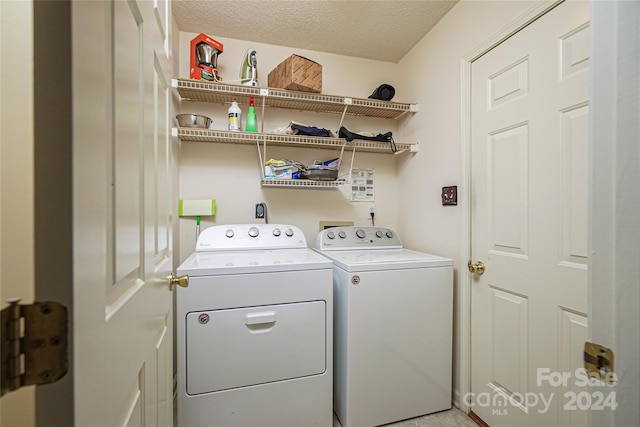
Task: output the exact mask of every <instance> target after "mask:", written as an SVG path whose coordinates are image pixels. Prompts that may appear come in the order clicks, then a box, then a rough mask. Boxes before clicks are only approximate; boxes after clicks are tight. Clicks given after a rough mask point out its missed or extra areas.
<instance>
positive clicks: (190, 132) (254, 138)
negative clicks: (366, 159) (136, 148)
mask: <svg viewBox="0 0 640 427" xmlns="http://www.w3.org/2000/svg"><path fill="white" fill-rule="evenodd" d="M173 135H174V136H177V137H179V138H180V140H181V141H190V142H211V143H225V144H229V143H231V144H262V143H265V142H266V143H267V144H269V145H280V146H288V147H303V148H323V149H341V148H342V147H343V146H344V147H345V148H350V149H351V148H354V147H355V149H356V151H365V152H369V153H385V154H393V152H392V151H391V147H390V145H389V144H388V143H385V142H377V141H368V140H360V139H354V140H353V141H351V142H349V141H347V140H346V139H344V138H323V137H313V136H303V135H283V134H275V133H261V132H240V131H223V130H214V129H195V128H174V131H173ZM396 150H397V151H396V152H397V153H400V152H403V151H413V152H415V151H417V144H408V143H400V142H396Z"/></svg>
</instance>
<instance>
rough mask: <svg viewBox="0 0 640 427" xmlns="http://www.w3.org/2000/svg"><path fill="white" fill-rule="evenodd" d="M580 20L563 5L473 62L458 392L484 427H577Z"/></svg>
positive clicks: (582, 95) (583, 271)
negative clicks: (468, 263) (479, 266)
mask: <svg viewBox="0 0 640 427" xmlns="http://www.w3.org/2000/svg"><path fill="white" fill-rule="evenodd" d="M588 20H589V3H588V2H586V1H567V2H565V3H562V4H561V5H559V6H558V7H556V8H555V9H553V10H551V11H550V12H548V13H547V14H545V15H544V16H542V17H541V18H539V19H538V20H536V21H535V22H533V23H532V24H530V25H529V26H527V27H526V28H524V29H523V30H521V31H519V32H518V33H516V34H515V35H513V36H512V37H510V38H509V39H507V40H506V41H504V42H503V43H501V44H500V45H498V46H497V47H495V48H494V49H492V50H491V51H489V52H488V53H487V54H485V55H483V56H482V57H480V58H479V59H478V60H477V61H475V62H474V63H473V64H472V74H471V76H472V88H471V102H472V113H471V114H472V119H471V127H472V136H471V137H472V141H471V150H472V165H471V167H472V172H471V176H472V188H471V190H472V207H471V209H472V219H471V221H472V224H471V229H472V242H471V248H472V262H476V261H481V262H483V263H484V265H485V267H486V270H485V272H484V274H482V275H480V274H474V275H473V278H472V281H471V282H472V284H471V299H472V303H471V304H472V306H471V337H472V338H471V377H472V380H471V391H472V393H471V395H470V396H467V398H468V403H469V404H470V405H471V410H472V411H473V412H474V413H475V414H477V415H478V416H480V418H482V419H483V420H484V421H485V422H486V423H487V424H489V425H491V426H492V427H493V426H521V425H536V426H539V425H545V426H559V425H562V426H570V425H576V426H579V425H586V414H587V411H585V410H583V409H584V408H579V407H578V406H580V405H577V404H576V401H575V400H574V401H571V398H572V396H573V395H576V394H577V393H580V391H581V390H585V389H581V388H580V385H581V384H582V382H583V379H582V377H580V374H578V376H577V375H576V369H578V368H580V367H581V366H582V362H581V361H582V350H583V349H582V346H583V344H584V341H585V340H586V338H587V263H588V256H587V255H588V254H587V225H588V224H587V223H588V218H587V211H588V205H587V194H588V174H587V167H588V158H587V153H588V145H587V144H588V117H589V102H588V100H589V96H588V77H589V73H588V69H589V27H588ZM556 375H564V376H565V377H564V378H566V381H559V382H558V381H555V379H556V378H557V377H556ZM586 397H589V398H591V396H590V395H587V396H586ZM594 402H595V401H594ZM578 403H581V402H578ZM582 406H584V405H582ZM581 409H582V410H581Z"/></svg>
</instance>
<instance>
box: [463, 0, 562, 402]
mask: <svg viewBox="0 0 640 427" xmlns="http://www.w3.org/2000/svg"><path fill="white" fill-rule="evenodd" d="M562 1H563V0H552V1H549V0H541V1H539V2H537V3H536V4H534V5H533V6H532V7H531V8H529V9H528V10H527V11H526V12H525V13H523V14H522V15H520V16H519V17H517V18H516V19H515V20H514V21H512V22H510V23H509V24H507V25H505V26H504V27H502V28H501V29H500V30H498V31H497V32H496V33H495V34H493V35H492V36H491V37H489V38H488V39H486V40H485V41H483V42H482V43H480V44H479V45H478V46H477V47H476V48H475V49H473V50H471V51H470V52H469V53H467V54H466V55H465V56H464V57H463V58H462V59H461V61H460V68H461V70H460V71H461V72H460V74H461V83H460V84H461V100H460V102H461V104H462V105H461V109H460V112H461V118H460V123H461V147H460V161H461V168H460V170H461V186H460V187H461V188H460V190H461V191H459V192H458V197H459V198H460V199H459V201H460V205H461V208H462V233H461V243H460V260H461V263H462V264H463V265H462V266H461V271H464V268H465V267H466V266H465V265H464V260H466V259H470V256H471V194H470V189H471V157H470V153H471V64H472V63H473V61H475V60H477V59H478V58H480V57H481V56H482V55H484V54H485V53H487V52H488V51H490V50H491V49H493V48H494V47H496V46H497V45H499V44H500V43H502V42H503V41H505V40H506V39H508V38H509V37H511V36H512V35H513V34H515V33H516V32H518V31H520V30H521V29H523V28H524V27H526V26H527V25H529V24H531V23H532V22H533V21H535V20H536V19H538V18H540V17H541V16H542V15H544V14H545V13H547V12H549V11H550V10H551V9H553V8H554V7H556V6H557V5H559V4H560V3H562ZM470 287H471V281H470V275H469V274H464V273H463V274H461V277H460V292H461V297H460V299H461V303H462V307H461V314H460V320H461V323H462V325H463V329H462V334H461V336H460V366H459V374H460V376H459V378H460V390H459V394H458V396H457V398H458V406H459V408H460V409H461V410H462V411H464V412H465V413H469V409H470V408H469V406H468V405H467V404H466V402H464V400H463V397H464V396H465V395H467V394H468V393H469V392H471V288H470Z"/></svg>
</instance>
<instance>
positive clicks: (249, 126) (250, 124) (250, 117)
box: [244, 96, 258, 132]
mask: <svg viewBox="0 0 640 427" xmlns="http://www.w3.org/2000/svg"><path fill="white" fill-rule="evenodd" d="M244 130H245V131H246V132H258V123H257V119H256V105H255V103H254V101H253V96H250V97H249V111H247V118H246V127H245V129H244Z"/></svg>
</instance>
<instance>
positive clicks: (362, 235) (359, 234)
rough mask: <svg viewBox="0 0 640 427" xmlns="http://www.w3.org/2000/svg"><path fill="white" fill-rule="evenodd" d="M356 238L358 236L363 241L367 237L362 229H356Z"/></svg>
mask: <svg viewBox="0 0 640 427" xmlns="http://www.w3.org/2000/svg"><path fill="white" fill-rule="evenodd" d="M356 236H358V237H359V238H361V239H364V238H365V237H366V236H367V233H365V232H364V230H363V229H362V228H358V229H357V230H356Z"/></svg>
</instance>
